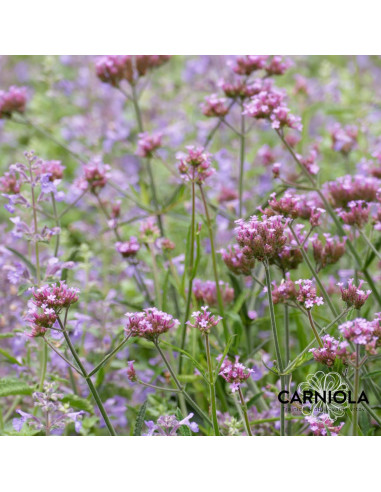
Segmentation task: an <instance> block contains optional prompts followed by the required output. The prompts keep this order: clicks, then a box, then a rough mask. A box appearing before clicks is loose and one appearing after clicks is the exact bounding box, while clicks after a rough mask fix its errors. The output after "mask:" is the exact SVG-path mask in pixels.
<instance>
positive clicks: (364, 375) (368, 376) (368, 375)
mask: <svg viewBox="0 0 381 492" xmlns="http://www.w3.org/2000/svg"><path fill="white" fill-rule="evenodd" d="M374 376H381V370H380V369H379V370H378V371H373V372H368V374H363V375H362V376H361V377H362V378H363V379H367V378H372V377H374Z"/></svg>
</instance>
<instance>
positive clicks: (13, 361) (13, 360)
mask: <svg viewBox="0 0 381 492" xmlns="http://www.w3.org/2000/svg"><path fill="white" fill-rule="evenodd" d="M0 354H1V355H3V356H4V357H5V358H6V359H8V361H9V362H10V363H11V364H17V365H18V366H21V363H20V362H19V361H18V360H17V359H16V358H15V357H13V355H12V354H10V353H9V352H7V351H6V350H4V349H3V348H0Z"/></svg>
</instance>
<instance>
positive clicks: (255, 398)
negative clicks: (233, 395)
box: [246, 391, 264, 408]
mask: <svg viewBox="0 0 381 492" xmlns="http://www.w3.org/2000/svg"><path fill="white" fill-rule="evenodd" d="M263 394H264V391H260V392H259V393H257V394H256V395H254V396H252V397H251V398H250V400H249V401H248V402H247V403H246V406H247V408H250V407H252V406H253V405H254V403H255V402H256V401H257V400H259V398H260V397H261V396H262V395H263Z"/></svg>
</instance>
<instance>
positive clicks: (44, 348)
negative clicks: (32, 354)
mask: <svg viewBox="0 0 381 492" xmlns="http://www.w3.org/2000/svg"><path fill="white" fill-rule="evenodd" d="M40 357H41V367H40V382H39V385H38V391H43V389H44V382H45V376H46V369H47V365H48V348H47V346H46V345H43V346H42V348H41V351H40Z"/></svg>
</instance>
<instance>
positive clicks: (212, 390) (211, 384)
mask: <svg viewBox="0 0 381 492" xmlns="http://www.w3.org/2000/svg"><path fill="white" fill-rule="evenodd" d="M205 349H206V359H207V362H208V373H209V389H210V403H211V410H212V420H213V429H214V435H215V436H219V435H220V431H219V428H218V421H217V405H216V388H215V386H214V378H213V370H212V358H211V356H210V345H209V336H208V335H207V334H206V335H205Z"/></svg>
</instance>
